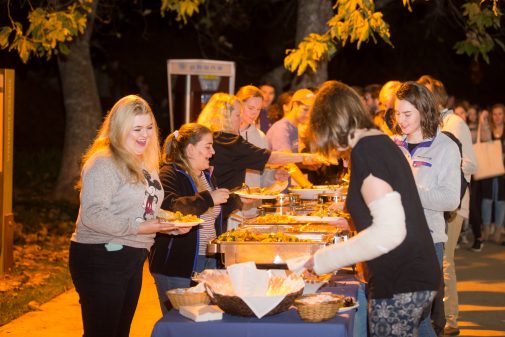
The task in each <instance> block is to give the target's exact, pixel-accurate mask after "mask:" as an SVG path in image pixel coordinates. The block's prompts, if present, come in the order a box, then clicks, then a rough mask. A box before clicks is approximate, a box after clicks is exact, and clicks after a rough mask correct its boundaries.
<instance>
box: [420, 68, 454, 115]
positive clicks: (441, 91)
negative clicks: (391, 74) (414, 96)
mask: <svg viewBox="0 0 505 337" xmlns="http://www.w3.org/2000/svg"><path fill="white" fill-rule="evenodd" d="M417 83H419V84H422V85H424V86H425V87H427V88H428V89H430V91H431V92H432V93H433V97H434V98H435V103H436V104H437V108H439V107H441V108H442V109H445V108H446V107H447V101H448V100H449V96H448V95H447V91H446V90H445V87H444V84H443V83H442V82H440V81H439V80H437V79H435V78H433V77H431V76H430V75H423V76H421V77H419V79H418V80H417Z"/></svg>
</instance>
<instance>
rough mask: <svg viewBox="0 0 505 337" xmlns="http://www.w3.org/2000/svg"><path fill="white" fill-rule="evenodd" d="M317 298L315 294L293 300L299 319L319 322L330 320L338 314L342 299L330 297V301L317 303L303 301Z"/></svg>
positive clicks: (334, 296) (335, 296)
mask: <svg viewBox="0 0 505 337" xmlns="http://www.w3.org/2000/svg"><path fill="white" fill-rule="evenodd" d="M313 296H317V294H309V295H303V296H302V297H300V298H299V299H297V300H295V306H296V308H297V309H298V314H299V315H300V318H301V319H303V320H304V321H306V322H314V323H315V322H321V321H326V320H328V319H332V318H333V317H335V315H336V314H337V312H338V309H339V308H340V307H342V303H343V299H342V296H338V295H333V294H332V295H331V296H332V297H333V299H332V300H329V301H324V302H318V303H305V302H303V299H306V298H308V297H313Z"/></svg>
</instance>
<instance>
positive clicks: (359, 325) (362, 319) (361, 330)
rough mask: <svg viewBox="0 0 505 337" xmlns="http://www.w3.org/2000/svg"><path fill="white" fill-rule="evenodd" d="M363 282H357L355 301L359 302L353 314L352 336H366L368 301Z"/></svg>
mask: <svg viewBox="0 0 505 337" xmlns="http://www.w3.org/2000/svg"><path fill="white" fill-rule="evenodd" d="M365 287H366V284H365V283H361V282H360V283H359V287H358V299H357V302H358V304H359V307H358V310H357V311H356V313H355V314H354V330H353V331H354V333H353V336H354V337H366V336H368V327H367V320H368V317H367V312H368V310H367V307H368V301H367V299H366V295H365Z"/></svg>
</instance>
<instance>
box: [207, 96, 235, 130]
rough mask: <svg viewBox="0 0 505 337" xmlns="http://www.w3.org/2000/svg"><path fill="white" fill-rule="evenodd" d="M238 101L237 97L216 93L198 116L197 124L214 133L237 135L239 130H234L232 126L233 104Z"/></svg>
mask: <svg viewBox="0 0 505 337" xmlns="http://www.w3.org/2000/svg"><path fill="white" fill-rule="evenodd" d="M237 101H239V99H238V98H237V97H235V96H232V95H229V94H226V93H222V92H218V93H215V94H214V95H212V97H211V98H210V100H209V102H208V103H207V105H206V106H205V107H204V108H203V110H202V112H201V113H200V116H198V120H197V123H198V124H202V125H204V126H206V127H208V128H209V129H210V130H211V131H212V132H219V131H223V132H230V133H237V132H238V130H233V127H232V124H231V114H232V111H233V104H235V102H237Z"/></svg>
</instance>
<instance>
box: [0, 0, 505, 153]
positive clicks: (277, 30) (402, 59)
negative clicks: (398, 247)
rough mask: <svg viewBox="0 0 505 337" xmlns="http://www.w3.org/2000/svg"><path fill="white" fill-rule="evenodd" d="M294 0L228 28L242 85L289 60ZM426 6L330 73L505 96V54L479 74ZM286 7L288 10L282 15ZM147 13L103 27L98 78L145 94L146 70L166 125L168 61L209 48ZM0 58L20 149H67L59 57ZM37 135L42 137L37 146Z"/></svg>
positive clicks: (395, 15)
mask: <svg viewBox="0 0 505 337" xmlns="http://www.w3.org/2000/svg"><path fill="white" fill-rule="evenodd" d="M287 3H288V4H289V3H290V2H289V1H287V0H280V1H277V2H275V6H277V7H275V8H273V9H272V8H267V6H259V7H257V8H255V9H254V10H251V9H248V11H250V12H249V13H251V17H250V18H249V19H248V20H242V21H241V22H240V24H238V23H235V24H234V25H235V26H234V29H230V28H228V29H226V27H225V29H223V31H225V32H226V37H227V39H228V41H229V42H230V43H231V44H232V45H233V50H232V51H231V52H230V53H228V56H217V57H218V58H219V59H232V60H234V61H236V62H237V81H236V87H237V88H238V87H239V86H241V85H245V84H250V83H253V84H255V83H257V82H258V81H259V79H260V78H261V75H262V74H264V73H265V72H267V71H269V70H271V69H273V68H275V67H276V66H278V65H279V64H281V63H282V59H283V57H284V50H285V49H286V48H291V47H293V44H294V41H293V39H294V37H293V35H294V34H293V32H294V31H295V18H294V16H291V17H290V16H289V14H292V13H293V10H294V8H295V7H292V8H291V11H290V10H287V11H285V12H281V10H280V8H281V6H285V5H286V4H287ZM290 6H294V5H293V4H290ZM158 8H159V7H158ZM426 10H427V8H426V6H424V7H423V6H421V7H418V8H414V13H408V11H407V10H406V9H405V8H403V6H401V1H398V6H396V7H395V8H393V9H392V10H390V11H388V12H385V19H386V21H388V22H389V23H390V24H391V34H392V40H393V43H394V44H395V48H391V47H390V46H388V45H386V44H385V43H384V42H382V41H379V43H378V44H374V43H373V42H370V43H369V44H366V45H363V46H362V47H361V49H360V50H359V51H357V50H356V48H355V46H353V45H349V46H346V47H345V48H344V49H342V50H340V51H339V52H338V53H337V54H336V55H335V57H334V58H333V60H332V61H331V63H330V67H329V69H330V71H329V79H338V80H341V81H343V82H345V83H348V84H350V85H366V84H370V83H384V82H386V81H388V80H391V79H397V80H401V81H404V80H415V79H417V78H418V77H419V76H420V75H422V74H432V75H434V76H435V77H437V78H439V79H440V80H442V81H443V82H444V83H445V85H446V87H447V89H448V92H449V93H450V94H453V95H455V96H456V97H458V98H466V99H468V100H470V101H471V102H472V103H478V104H480V105H483V106H486V105H490V104H493V103H496V102H498V101H501V102H504V101H505V95H504V94H503V85H502V82H503V80H504V79H505V62H504V61H505V53H504V52H503V51H501V50H497V51H496V52H493V53H492V54H491V55H490V56H491V64H490V65H487V64H485V63H484V62H481V63H480V72H477V74H480V81H478V82H477V81H475V79H474V80H472V76H471V75H472V73H471V72H470V66H471V60H470V59H469V58H468V57H467V56H461V55H456V53H455V52H454V50H453V49H452V45H453V44H454V42H455V41H457V40H458V39H462V38H463V36H462V33H461V31H459V30H457V29H455V28H454V27H452V26H451V24H450V23H448V22H444V21H440V20H438V21H437V20H431V21H430V20H424V21H423V20H421V19H422V18H423V15H425V14H426V13H425V11H426ZM281 14H282V15H284V16H285V17H281V18H280V19H279V17H278V16H279V15H281ZM231 15H237V16H239V15H240V13H239V14H237V13H232V14H231ZM239 17H240V16H239ZM147 19H148V20H145V18H142V17H141V16H137V17H135V16H133V17H132V18H130V19H129V20H128V21H125V22H123V23H122V27H117V29H118V31H121V32H122V36H121V38H119V39H118V38H117V37H110V36H109V37H108V36H106V35H103V33H102V32H100V33H96V34H95V39H94V41H95V43H94V44H93V49H92V54H93V58H94V63H95V65H96V69H97V74H101V75H102V76H99V77H98V78H99V79H101V78H104V74H108V75H109V77H108V78H109V79H112V80H113V81H115V83H116V84H115V85H113V87H112V89H114V90H112V91H113V92H114V91H115V92H116V95H121V96H122V95H125V94H129V93H138V89H136V87H135V83H134V80H135V78H136V77H137V76H138V75H143V76H144V77H145V81H146V83H147V84H148V85H149V90H150V94H151V96H152V101H151V103H152V105H153V108H154V110H155V112H156V113H157V115H158V117H159V118H160V120H159V123H160V124H161V125H162V126H163V125H164V124H166V123H167V118H168V117H167V112H166V110H165V109H164V108H163V107H162V106H161V102H162V100H163V99H164V98H166V97H167V75H166V60H167V59H170V58H201V57H202V53H201V50H200V48H199V46H198V43H197V34H196V33H195V30H194V28H193V27H191V26H187V27H184V28H182V29H181V28H179V27H178V25H177V24H174V23H173V20H170V19H168V18H165V19H161V18H159V15H158V13H157V12H156V11H155V13H153V14H151V15H150V16H149V17H148V18H147ZM223 20H224V19H223ZM108 32H110V30H109V31H108ZM125 32H126V33H125ZM208 54H210V56H211V57H213V56H215V55H212V53H208ZM115 61H117V64H118V65H119V68H118V71H115V72H113V71H112V70H110V69H111V65H112V64H113V63H114V62H115ZM0 64H2V66H3V67H9V68H15V69H16V100H15V105H16V106H15V108H16V112H15V113H16V115H15V147H16V149H17V150H21V151H29V150H35V149H36V150H40V149H44V148H56V149H58V148H61V146H62V142H63V125H64V112H63V106H62V99H61V88H60V83H59V79H58V71H57V66H56V63H55V62H54V61H50V62H46V61H44V60H32V61H30V62H29V64H28V65H22V64H21V63H20V62H19V61H18V60H17V57H16V56H15V55H14V54H13V53H7V52H5V51H1V52H0ZM105 77H107V76H105ZM100 82H101V84H103V83H106V82H104V81H102V80H100ZM102 86H103V85H101V87H102ZM110 102H113V99H109V100H107V99H104V107H103V108H104V109H108V108H110V105H109V104H110ZM32 139H37V142H36V145H35V147H34V143H33V141H32Z"/></svg>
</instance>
